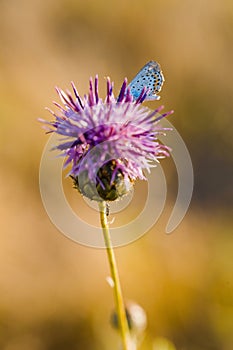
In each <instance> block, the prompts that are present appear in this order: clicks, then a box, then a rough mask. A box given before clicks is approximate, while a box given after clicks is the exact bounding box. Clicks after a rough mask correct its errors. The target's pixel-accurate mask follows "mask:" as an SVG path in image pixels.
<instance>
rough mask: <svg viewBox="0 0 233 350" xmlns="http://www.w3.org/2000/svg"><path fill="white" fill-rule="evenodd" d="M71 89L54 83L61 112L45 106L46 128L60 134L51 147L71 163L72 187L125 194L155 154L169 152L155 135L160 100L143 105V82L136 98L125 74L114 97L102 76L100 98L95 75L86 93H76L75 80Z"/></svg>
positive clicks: (94, 193) (97, 195)
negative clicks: (49, 119)
mask: <svg viewBox="0 0 233 350" xmlns="http://www.w3.org/2000/svg"><path fill="white" fill-rule="evenodd" d="M71 84H72V88H73V95H74V96H72V94H71V93H70V92H69V91H67V92H66V93H65V92H64V91H63V90H61V89H59V88H57V89H56V90H57V93H58V95H59V97H60V99H61V102H62V104H63V106H61V105H60V104H58V103H56V102H55V105H56V106H57V107H58V108H59V110H60V113H59V114H55V113H54V112H52V111H50V112H51V113H52V114H53V116H54V117H55V120H54V121H52V122H47V121H44V120H42V122H43V123H46V124H47V125H49V132H55V133H57V134H59V135H62V136H65V138H64V139H63V140H61V142H60V144H59V145H58V146H56V147H55V148H56V149H58V150H59V151H61V152H62V155H64V156H65V157H66V161H65V164H64V167H67V166H68V165H71V170H70V172H69V175H70V176H71V177H72V179H73V181H74V185H75V187H76V188H77V189H78V190H79V191H80V192H81V193H82V194H83V195H84V196H86V197H88V198H90V199H93V200H97V201H102V200H108V201H113V200H116V199H117V198H119V197H121V196H123V195H124V194H126V193H127V192H128V191H129V190H130V189H131V187H132V186H133V183H134V182H135V180H136V179H146V176H145V173H144V172H145V170H147V171H150V168H151V167H154V166H155V165H156V164H157V163H158V160H159V159H160V158H164V157H167V156H169V151H170V149H169V147H167V146H165V145H163V144H161V143H160V142H159V140H158V136H159V135H160V134H161V133H162V134H164V132H165V130H166V129H165V128H162V127H161V126H160V125H159V120H160V119H162V118H163V117H166V116H167V115H169V114H171V113H172V111H171V112H168V113H164V114H162V115H160V114H159V112H160V111H161V110H162V109H163V106H160V107H159V108H157V109H156V110H154V111H151V110H150V109H148V108H147V107H144V106H142V102H143V101H144V100H145V99H147V95H148V93H149V90H146V88H143V89H142V91H141V93H140V94H139V96H138V97H137V98H135V97H134V96H133V95H132V93H131V90H130V88H129V87H127V79H125V80H124V82H123V84H122V87H121V89H120V93H119V95H118V97H116V98H115V97H114V94H113V83H112V82H111V81H110V78H107V95H106V98H105V100H102V99H101V98H100V97H99V93H98V76H96V77H95V80H94V82H93V80H92V78H90V85H89V93H88V94H87V95H85V96H84V98H81V97H80V96H79V94H78V91H77V89H76V87H75V85H74V83H71Z"/></svg>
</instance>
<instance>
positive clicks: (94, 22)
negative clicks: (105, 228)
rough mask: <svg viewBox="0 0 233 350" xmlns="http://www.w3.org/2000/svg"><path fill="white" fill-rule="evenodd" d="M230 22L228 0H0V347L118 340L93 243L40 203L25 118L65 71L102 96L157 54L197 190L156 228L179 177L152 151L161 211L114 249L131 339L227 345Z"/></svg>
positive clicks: (114, 344) (160, 349)
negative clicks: (163, 192)
mask: <svg viewBox="0 0 233 350" xmlns="http://www.w3.org/2000/svg"><path fill="white" fill-rule="evenodd" d="M232 34H233V3H232V1H230V0H222V1H217V0H206V1H204V2H203V1H190V0H186V1H184V0H181V1H178V0H167V1H155V0H144V1H143V2H139V1H131V0H129V1H125V0H117V1H115V0H113V1H108V2H106V0H98V1H89V0H86V1H83V0H56V1H55V0H46V1H41V0H40V1H39V0H32V1H29V0H21V1H16V0H15V1H14V0H7V1H6V0H1V1H0V117H1V119H0V124H1V127H0V132H1V137H0V143H1V148H0V152H1V160H2V162H1V171H0V178H1V187H0V196H1V205H0V208H1V217H2V221H1V235H0V349H3V350H55V349H56V350H63V349H64V350H66V349H69V350H76V349H85V350H89V349H90V350H97V349H98V350H100V349H101V350H102V349H103V350H104V349H119V339H118V336H117V333H116V331H115V330H113V329H112V328H111V325H110V322H109V319H110V314H111V312H112V310H113V307H114V305H113V295H112V290H111V288H110V287H109V285H108V284H107V282H106V276H108V274H109V269H108V264H107V259H106V254H105V251H104V250H98V249H93V248H88V247H85V246H81V245H79V244H77V243H74V242H72V241H70V240H69V239H68V238H66V237H65V236H63V235H62V234H61V233H60V232H58V230H57V229H56V228H55V227H54V226H53V224H52V223H51V222H50V220H49V218H48V216H47V214H46V212H45V210H44V208H43V205H42V203H41V198H40V193H39V185H38V171H39V164H40V158H41V154H42V151H43V148H44V146H45V143H46V141H47V139H48V135H45V133H44V131H43V130H42V129H41V125H40V124H39V123H38V122H37V118H38V117H41V118H45V119H46V118H47V119H51V117H50V115H49V114H48V113H47V112H46V111H45V110H44V106H48V107H51V106H52V103H51V101H52V100H57V101H58V98H57V96H56V94H55V91H54V86H55V85H58V86H60V87H63V88H64V89H65V88H69V86H70V85H69V84H70V81H71V80H73V81H74V82H75V83H76V84H77V86H78V90H79V92H80V94H81V95H83V94H84V93H86V92H87V89H88V79H89V76H90V75H92V76H94V75H95V74H96V73H98V74H99V78H100V91H101V94H102V96H104V93H105V77H106V76H108V75H109V76H111V78H112V80H113V81H114V82H115V89H116V91H118V89H119V88H120V84H121V83H122V80H123V79H124V77H125V76H127V77H128V79H132V78H133V76H134V75H135V74H136V72H137V71H138V70H139V69H140V68H141V67H142V66H143V65H144V64H145V63H146V62H147V61H149V60H156V61H158V62H159V63H160V64H161V66H162V69H163V72H164V75H165V78H166V82H165V84H164V86H163V90H162V92H161V94H160V95H161V103H162V104H164V105H165V109H166V110H170V109H174V110H175V114H174V115H172V116H170V117H169V121H170V122H172V123H173V125H174V126H175V127H176V128H177V130H178V131H179V132H180V134H181V135H182V137H183V139H184V141H185V142H186V145H187V147H188V149H189V151H190V154H191V158H192V161H193V166H194V175H195V188H194V193H193V199H192V202H191V205H190V209H189V211H188V214H187V215H186V217H185V219H184V220H183V222H182V223H181V224H180V226H179V227H178V228H177V229H176V231H175V232H173V234H171V235H166V234H165V226H166V222H167V219H168V217H169V215H170V213H171V209H172V206H173V205H174V200H175V196H176V191H177V177H176V172H175V167H174V164H173V162H172V159H166V160H164V161H163V162H162V164H163V167H164V170H165V173H166V176H167V181H168V200H167V204H166V209H165V210H164V212H163V214H162V216H161V217H160V219H159V221H158V223H157V224H156V225H155V227H154V228H153V229H151V230H150V232H148V233H147V234H146V235H144V236H143V237H142V238H141V239H139V240H138V241H136V242H134V243H132V244H130V245H128V246H125V247H122V248H118V249H116V255H117V260H118V264H119V270H120V274H121V280H122V286H123V290H124V295H125V298H126V299H129V300H134V301H136V302H138V303H139V304H140V305H141V306H143V308H144V309H145V311H146V313H147V316H148V327H147V332H146V333H145V337H144V340H143V342H142V343H141V349H143V350H145V349H153V350H168V349H170V350H174V349H177V350H178V349H182V350H210V349H211V350H229V349H230V348H232V344H233V303H232V296H233V279H232V271H233V266H232V265H233V264H232V251H233V250H232V248H233V237H232V182H231V180H232V168H231V167H230V165H231V161H232V136H231V135H230V131H231V130H232V115H233V103H232V96H233V84H232V81H233V75H232V62H233V45H232V43H233V35H232ZM148 106H150V108H156V107H157V106H158V102H151V103H148ZM64 188H65V191H66V194H67V198H69V200H70V202H71V204H72V205H73V207H75V210H76V212H77V213H78V214H79V215H83V217H84V218H87V220H88V217H90V216H92V217H94V216H95V217H96V218H97V220H98V216H97V215H98V214H97V213H96V212H94V211H93V210H92V209H90V208H89V207H88V206H85V204H83V201H82V199H81V198H80V196H79V195H78V194H77V193H75V192H74V190H73V189H72V186H71V183H70V180H69V179H65V180H64ZM145 190H146V187H145V186H144V185H143V186H141V187H140V185H139V189H138V202H139V203H140V198H142V197H141V195H144V191H145ZM140 191H141V193H140ZM136 200H137V199H136ZM136 207H137V206H135V208H136ZM129 210H131V211H130V215H131V214H132V213H133V210H134V208H132V207H131V209H129ZM151 211H152V215H153V208H152V209H151ZM127 218H128V212H127V210H126V211H123V212H122V213H120V214H119V215H117V216H116V218H115V220H116V221H117V222H118V220H119V222H121V220H123V221H126V220H127ZM161 339H162V340H161ZM160 340H161V341H160Z"/></svg>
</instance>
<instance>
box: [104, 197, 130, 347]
mask: <svg viewBox="0 0 233 350" xmlns="http://www.w3.org/2000/svg"><path fill="white" fill-rule="evenodd" d="M99 210H100V221H101V226H102V229H103V235H104V241H105V246H106V250H107V255H108V262H109V266H110V271H111V277H112V280H113V283H114V285H113V291H114V298H115V304H116V312H117V317H118V324H119V329H120V333H121V338H122V345H123V348H122V349H123V350H130V336H129V327H128V322H127V318H126V313H125V306H124V301H123V296H122V291H121V285H120V279H119V273H118V269H117V264H116V258H115V255H114V250H113V247H112V242H111V236H110V233H109V227H108V221H107V215H106V202H100V203H99Z"/></svg>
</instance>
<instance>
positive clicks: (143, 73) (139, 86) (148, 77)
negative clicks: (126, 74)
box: [128, 61, 165, 101]
mask: <svg viewBox="0 0 233 350" xmlns="http://www.w3.org/2000/svg"><path fill="white" fill-rule="evenodd" d="M164 81H165V79H164V76H163V73H162V70H161V67H160V65H159V63H157V62H155V61H149V62H148V63H147V64H146V65H145V66H144V67H143V68H142V69H141V70H140V71H139V72H138V74H137V75H136V76H135V77H134V78H133V80H132V81H131V82H130V83H129V85H128V88H129V89H130V92H131V95H133V97H134V100H136V99H137V98H138V97H139V96H140V94H141V92H142V90H143V88H146V90H147V96H146V98H145V100H148V101H150V100H151V101H152V100H159V99H160V96H157V93H158V92H160V91H161V89H162V86H163V82H164Z"/></svg>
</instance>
